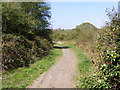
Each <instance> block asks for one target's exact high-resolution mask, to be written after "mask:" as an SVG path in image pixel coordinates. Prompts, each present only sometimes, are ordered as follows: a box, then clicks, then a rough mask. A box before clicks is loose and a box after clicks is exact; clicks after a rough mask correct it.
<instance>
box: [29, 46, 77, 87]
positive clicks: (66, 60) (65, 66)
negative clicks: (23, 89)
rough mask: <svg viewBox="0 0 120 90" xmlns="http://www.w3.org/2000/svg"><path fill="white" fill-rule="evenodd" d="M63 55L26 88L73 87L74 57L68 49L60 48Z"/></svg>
mask: <svg viewBox="0 0 120 90" xmlns="http://www.w3.org/2000/svg"><path fill="white" fill-rule="evenodd" d="M62 52H63V56H62V57H61V58H59V60H58V61H57V62H56V63H55V65H53V66H52V67H51V68H50V69H49V70H48V71H47V72H45V73H43V74H42V75H40V77H38V78H37V79H36V80H34V82H33V83H32V84H31V85H29V86H28V87H27V88H73V87H74V84H75V83H74V77H75V75H76V74H75V73H76V57H75V55H74V53H73V52H72V51H71V50H70V49H68V48H64V49H62Z"/></svg>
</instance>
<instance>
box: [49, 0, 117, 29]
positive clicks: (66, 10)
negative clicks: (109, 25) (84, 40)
mask: <svg viewBox="0 0 120 90" xmlns="http://www.w3.org/2000/svg"><path fill="white" fill-rule="evenodd" d="M49 3H50V5H51V14H52V18H51V21H50V22H51V24H52V25H51V27H52V28H54V29H58V28H61V29H72V28H75V27H76V26H77V25H80V24H82V23H84V22H90V23H92V24H93V25H95V26H96V27H97V28H101V27H103V26H104V25H105V22H106V21H108V17H107V16H106V14H107V13H106V12H105V11H106V9H107V8H110V9H112V8H113V6H114V7H115V9H116V10H117V8H118V2H49Z"/></svg>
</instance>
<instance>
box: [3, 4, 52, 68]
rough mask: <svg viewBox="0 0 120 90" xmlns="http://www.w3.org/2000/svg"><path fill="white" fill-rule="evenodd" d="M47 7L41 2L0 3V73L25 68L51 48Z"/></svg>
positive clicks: (47, 5)
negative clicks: (0, 59)
mask: <svg viewBox="0 0 120 90" xmlns="http://www.w3.org/2000/svg"><path fill="white" fill-rule="evenodd" d="M49 9H50V6H49V4H48V3H45V2H2V20H3V21H2V32H3V35H2V38H3V40H2V47H3V49H2V50H3V60H2V62H3V64H2V67H3V69H4V70H12V69H15V68H18V67H23V66H29V64H30V63H33V62H35V61H34V57H40V58H42V57H43V56H45V55H47V54H48V53H49V50H50V49H51V48H52V40H51V38H50V34H51V33H52V31H51V30H50V29H49V25H50V24H49V19H50V17H51V15H50V11H49Z"/></svg>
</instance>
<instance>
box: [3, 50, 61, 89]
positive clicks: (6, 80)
mask: <svg viewBox="0 0 120 90" xmlns="http://www.w3.org/2000/svg"><path fill="white" fill-rule="evenodd" d="M60 55H61V50H60V49H53V50H51V51H50V54H49V55H48V56H46V57H45V58H43V59H42V60H39V59H40V58H39V57H36V58H35V60H36V61H37V62H35V63H34V64H30V66H29V67H21V68H18V69H15V70H12V71H5V72H3V82H2V83H3V85H2V88H25V87H26V86H28V85H29V84H31V83H32V82H33V80H34V79H36V78H37V77H38V76H39V75H40V74H42V73H43V72H45V71H47V70H48V69H49V68H50V67H51V66H52V65H53V64H54V62H55V59H56V57H58V56H60Z"/></svg>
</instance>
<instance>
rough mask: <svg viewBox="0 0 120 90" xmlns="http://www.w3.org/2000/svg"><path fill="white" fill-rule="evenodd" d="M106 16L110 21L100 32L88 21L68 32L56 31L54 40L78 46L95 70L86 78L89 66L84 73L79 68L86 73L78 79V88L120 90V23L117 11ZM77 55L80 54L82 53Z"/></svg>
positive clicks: (53, 36)
mask: <svg viewBox="0 0 120 90" xmlns="http://www.w3.org/2000/svg"><path fill="white" fill-rule="evenodd" d="M107 15H108V16H109V18H110V19H111V21H110V22H109V23H108V24H107V25H106V26H105V27H103V28H102V29H97V28H96V27H95V26H94V25H92V24H90V23H88V22H87V23H83V24H81V25H78V26H76V28H74V29H72V30H69V31H68V30H53V35H52V38H53V39H54V40H57V41H58V40H63V41H67V42H68V43H71V44H72V45H75V46H76V47H77V49H78V50H79V49H80V50H82V51H83V52H84V53H85V55H87V58H88V60H90V61H91V62H92V63H93V67H94V71H93V73H90V74H89V75H88V74H87V75H84V72H85V73H87V72H88V71H86V70H87V64H86V63H85V64H84V62H83V64H82V65H84V66H85V67H86V70H84V72H82V70H81V67H79V66H80V65H78V69H79V70H80V71H79V72H82V74H83V76H82V77H81V75H80V76H79V77H78V79H77V80H78V84H77V87H78V88H112V89H118V88H119V87H120V76H119V75H120V71H119V70H120V69H119V68H120V65H119V64H120V31H119V30H120V21H119V19H118V18H119V16H118V14H117V13H116V12H114V10H113V12H112V13H111V11H110V12H108V13H107ZM77 52H78V53H80V51H77ZM83 57H84V56H83ZM79 59H81V63H82V61H84V60H86V59H85V58H82V56H81V54H80V57H79ZM91 62H90V63H91ZM90 63H88V66H89V65H90ZM82 65H81V66H82ZM84 66H82V67H84ZM90 67H91V66H90Z"/></svg>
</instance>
